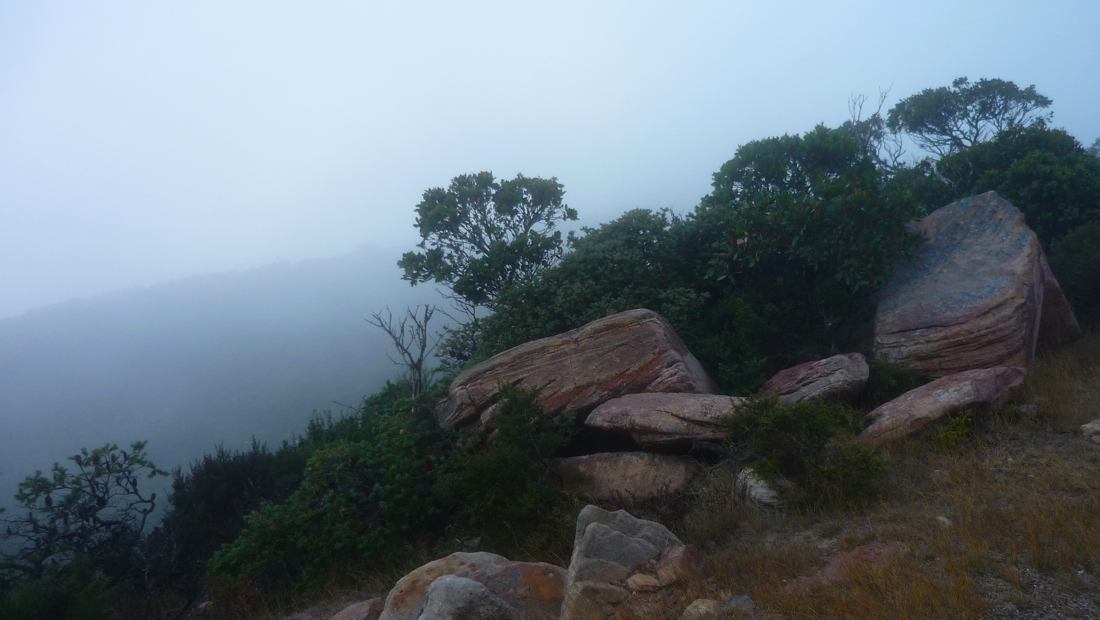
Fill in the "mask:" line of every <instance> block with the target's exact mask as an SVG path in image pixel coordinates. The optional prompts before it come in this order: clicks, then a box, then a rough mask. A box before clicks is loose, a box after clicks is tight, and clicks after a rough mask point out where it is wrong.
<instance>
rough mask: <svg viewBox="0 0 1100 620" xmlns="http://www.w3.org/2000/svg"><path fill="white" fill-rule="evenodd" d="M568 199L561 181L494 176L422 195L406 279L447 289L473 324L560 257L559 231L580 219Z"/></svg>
mask: <svg viewBox="0 0 1100 620" xmlns="http://www.w3.org/2000/svg"><path fill="white" fill-rule="evenodd" d="M564 194H565V191H564V189H563V186H562V184H561V183H558V180H557V179H556V178H551V179H541V178H538V177H533V178H532V177H525V176H523V175H522V174H520V175H516V178H514V179H512V180H510V181H501V182H498V181H497V180H496V179H495V178H494V177H493V174H492V173H491V172H479V173H477V174H465V175H461V176H457V177H455V178H454V179H452V180H451V185H450V186H449V187H448V188H447V189H443V188H441V187H436V188H432V189H429V190H427V191H425V192H424V199H423V200H422V201H421V202H420V204H419V205H417V207H416V226H417V228H419V229H420V237H421V241H420V243H419V244H418V247H419V248H420V249H421V250H423V251H420V252H406V253H405V254H404V255H403V256H402V257H401V260H400V261H399V262H398V266H399V267H401V268H402V269H403V270H404V272H405V273H404V275H403V276H402V278H403V279H405V280H408V281H409V282H411V283H412V284H414V285H415V284H418V283H421V282H428V281H434V282H437V283H440V284H445V285H446V286H447V287H448V288H450V290H451V293H452V294H453V297H452V301H454V302H455V303H456V304H458V306H459V307H460V308H461V309H462V310H463V311H464V312H466V314H467V315H468V316H469V317H470V318H471V319H473V318H474V317H475V312H476V309H477V307H479V306H482V307H488V308H492V305H493V300H494V299H495V298H496V296H497V294H498V293H500V291H502V290H503V289H505V288H507V287H508V286H511V285H512V284H515V283H517V282H521V281H525V280H529V279H530V278H531V277H533V276H534V275H535V274H536V273H537V272H538V271H540V270H542V269H545V268H546V267H549V266H551V265H553V264H554V263H555V262H557V260H558V259H559V258H561V255H562V238H561V232H560V231H558V230H555V228H556V227H557V225H558V223H560V222H563V221H566V220H576V219H577V212H576V211H575V210H574V209H571V208H569V207H568V206H566V205H565V204H564V203H563V202H562V197H563V196H564Z"/></svg>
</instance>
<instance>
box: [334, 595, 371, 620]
mask: <svg viewBox="0 0 1100 620" xmlns="http://www.w3.org/2000/svg"><path fill="white" fill-rule="evenodd" d="M384 605H385V601H384V600H383V599H380V598H372V599H370V600H369V601H362V602H360V603H352V604H351V605H348V606H347V607H345V608H344V609H343V610H342V611H341V612H340V613H338V614H336V615H335V616H333V617H332V618H330V619H329V620H378V616H380V615H381V614H382V607H383V606H384Z"/></svg>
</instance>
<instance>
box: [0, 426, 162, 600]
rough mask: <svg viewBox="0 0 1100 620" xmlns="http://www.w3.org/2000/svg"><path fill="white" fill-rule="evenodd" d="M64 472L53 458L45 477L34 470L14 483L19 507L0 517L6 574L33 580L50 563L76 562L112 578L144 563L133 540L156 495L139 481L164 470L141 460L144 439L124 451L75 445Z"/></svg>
mask: <svg viewBox="0 0 1100 620" xmlns="http://www.w3.org/2000/svg"><path fill="white" fill-rule="evenodd" d="M69 460H71V461H72V462H73V463H74V464H75V466H76V468H75V470H72V471H70V470H69V469H67V468H65V467H63V466H62V465H61V464H60V463H55V464H54V466H53V471H52V472H51V474H50V475H49V476H47V475H45V474H43V473H42V472H40V471H39V472H35V474H34V475H33V476H28V477H27V478H26V479H25V480H24V481H23V482H20V483H19V492H18V493H17V494H16V496H15V499H16V500H17V501H18V502H19V503H20V505H21V506H22V507H23V508H24V509H25V510H26V512H25V513H24V514H23V515H21V516H13V517H10V518H7V519H4V520H3V521H2V523H3V530H2V531H0V540H3V541H4V544H5V546H6V547H7V548H8V549H10V550H9V551H6V552H5V553H4V554H3V555H0V573H5V574H6V576H7V578H8V579H12V580H20V579H36V578H40V577H42V576H43V574H44V573H45V572H46V571H47V570H48V569H49V568H51V567H53V566H57V565H61V564H65V563H67V562H70V561H73V560H77V559H80V560H84V561H87V562H89V563H90V565H92V566H94V567H96V568H97V569H98V570H100V571H102V572H103V574H105V575H106V576H107V577H108V578H109V579H111V580H112V581H114V582H118V581H121V580H124V579H127V578H130V577H132V576H133V573H134V572H135V571H138V572H140V571H141V570H142V569H143V568H144V564H145V561H144V558H142V557H140V556H141V549H140V545H139V543H140V541H141V535H142V532H143V531H144V529H145V525H146V523H147V521H148V519H149V515H150V514H151V513H152V512H153V510H154V509H155V508H156V500H157V494H156V493H147V492H146V490H143V489H142V488H141V486H140V485H141V480H142V479H145V478H153V477H155V476H164V475H167V472H164V471H161V470H159V469H157V467H156V465H154V464H153V463H152V462H151V461H149V459H148V457H147V455H146V453H145V442H144V441H139V442H137V443H135V444H133V445H132V446H131V447H130V451H126V450H121V449H119V447H118V446H115V445H105V446H103V447H101V448H96V449H94V450H92V451H91V452H89V451H88V450H87V449H82V450H81V451H80V454H77V455H75V456H73V457H70V459H69Z"/></svg>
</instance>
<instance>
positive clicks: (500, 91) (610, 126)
mask: <svg viewBox="0 0 1100 620" xmlns="http://www.w3.org/2000/svg"><path fill="white" fill-rule="evenodd" d="M681 4H687V6H678V5H681ZM897 4H901V3H897V2H882V1H881V0H878V1H873V2H872V1H868V2H833V1H830V2H778V1H776V2H765V1H761V0H757V1H755V2H733V1H726V2H712V3H704V2H693V3H671V2H665V3H643V2H638V1H636V0H635V1H632V2H618V3H612V2H592V1H586V2H577V3H568V2H561V1H558V2H543V3H536V2H510V3H487V2H473V1H468V0H467V1H463V2H448V3H442V2H441V3H423V2H408V1H405V2H387V3H381V2H347V3H333V2H297V3H282V2H255V3H249V2H238V1H234V2H186V3H183V2H179V3H176V2H142V3H138V2H133V3H117V2H82V3H63V2H24V1H0V318H2V317H10V316H14V315H18V314H20V313H22V312H24V311H26V310H28V309H31V308H34V307H38V306H43V305H46V304H51V303H56V302H59V301H63V300H66V299H70V298H74V297H84V296H89V295H96V294H100V293H103V292H106V291H110V290H113V289H118V288H125V287H132V286H139V285H147V284H151V283H154V282H158V281H163V280H169V279H175V278H180V277H184V276H189V275H192V274H198V273H208V272H223V271H229V270H239V269H245V268H250V267H255V266H258V265H263V264H267V263H271V262H273V261H277V260H299V259H304V258H310V257H324V256H332V255H336V254H342V253H346V252H350V251H351V250H353V249H354V248H356V247H357V246H359V245H360V244H373V245H377V246H381V247H401V248H411V247H412V246H413V244H414V243H415V242H416V241H417V236H416V233H415V230H414V228H413V218H414V215H413V208H414V206H415V205H416V203H417V202H418V201H419V199H420V195H421V193H422V192H423V190H424V189H426V188H428V187H434V186H441V185H446V184H447V183H448V181H449V180H450V179H451V177H453V176H455V175H457V174H461V173H466V172H476V171H479V170H492V171H493V172H495V173H496V174H497V175H498V176H505V177H511V176H513V175H515V174H516V173H517V172H523V173H524V174H527V175H529V176H545V177H549V176H557V177H558V179H559V180H560V181H561V182H562V183H564V185H565V188H566V198H567V202H568V203H569V205H570V206H572V207H574V208H576V209H578V210H579V211H580V213H581V217H582V223H583V224H588V225H595V224H598V223H599V222H602V221H607V220H609V219H612V218H614V217H616V216H617V215H618V214H620V213H622V212H623V211H624V210H626V209H629V208H634V207H647V208H661V207H672V208H675V209H677V210H679V211H685V210H688V209H690V208H692V207H693V206H694V205H695V204H696V203H697V201H698V199H699V198H700V197H701V196H702V195H704V194H705V193H707V191H708V190H709V183H710V175H711V173H712V172H714V171H715V170H717V169H718V167H719V166H720V165H721V164H722V163H723V162H724V161H726V160H727V159H729V158H730V157H731V156H732V155H733V153H734V151H735V149H736V147H737V146H738V145H739V144H742V143H744V142H747V141H749V140H753V139H758V138H764V137H768V136H771V135H778V134H782V133H784V132H787V133H800V132H804V131H806V130H809V129H811V128H812V127H813V126H814V125H815V124H816V123H818V122H825V123H828V124H830V125H836V124H838V123H840V122H842V121H843V120H844V119H845V118H846V116H847V108H846V102H847V100H848V98H849V96H850V95H851V94H852V93H868V94H875V93H876V92H877V91H878V89H879V88H880V87H881V88H886V87H890V86H891V85H892V88H893V90H892V91H891V96H890V100H889V101H890V103H892V102H894V101H896V100H897V99H899V98H901V97H905V96H907V95H910V94H912V93H914V92H917V91H919V90H920V89H922V88H926V87H936V86H942V85H946V84H948V83H950V81H951V80H952V79H953V78H955V77H959V76H968V77H970V78H971V79H977V78H981V77H997V78H1003V79H1008V80H1013V81H1015V82H1016V83H1017V84H1019V85H1020V86H1026V85H1030V84H1035V85H1036V86H1037V88H1038V90H1039V92H1040V93H1043V94H1045V95H1047V96H1048V97H1051V98H1052V99H1053V100H1054V106H1053V111H1054V124H1055V126H1058V127H1064V128H1065V129H1067V130H1068V131H1069V132H1070V133H1071V134H1073V135H1074V136H1076V137H1077V138H1078V139H1079V140H1081V141H1082V142H1083V143H1085V144H1086V145H1087V144H1090V143H1091V142H1092V141H1093V140H1094V139H1096V137H1097V136H1100V69H1098V67H1100V2H1096V0H1086V1H1081V2H1043V3H1040V2H1011V1H1005V0H1000V1H995V2H961V1H959V0H952V1H950V2H937V1H924V2H911V3H906V4H907V5H908V7H909V8H904V9H898V8H895V5H897ZM674 5H677V6H674Z"/></svg>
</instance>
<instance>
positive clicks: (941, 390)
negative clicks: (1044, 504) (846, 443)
mask: <svg viewBox="0 0 1100 620" xmlns="http://www.w3.org/2000/svg"><path fill="white" fill-rule="evenodd" d="M1025 374H1026V373H1025V371H1024V369H1023V368H1020V367H1018V366H1002V367H1000V368H988V369H982V370H968V371H966V372H961V373H958V374H954V375H951V376H948V377H943V378H940V379H936V380H935V381H933V382H931V383H929V384H927V385H923V386H921V387H919V388H917V389H915V390H910V391H908V392H906V393H905V394H902V395H901V396H899V397H897V398H895V399H894V400H892V401H890V402H888V403H886V404H884V405H882V406H880V407H879V408H877V409H875V410H874V411H872V412H871V413H869V414H868V415H869V416H870V417H871V418H873V419H874V422H872V423H871V425H870V426H868V427H867V428H865V429H864V430H863V432H862V433H860V435H859V439H861V440H863V441H866V442H869V443H874V444H882V443H886V442H888V441H892V440H894V439H898V438H900V437H904V436H906V435H909V434H912V433H915V432H917V431H919V430H920V429H922V428H924V427H925V426H928V425H929V424H931V423H932V422H934V421H936V420H939V419H940V418H943V417H944V416H948V415H950V414H952V413H955V412H958V411H962V410H964V409H968V408H971V407H981V408H988V409H991V410H994V411H999V410H1001V409H1004V408H1005V406H1007V405H1008V404H1009V403H1011V402H1012V401H1014V400H1015V399H1017V398H1019V396H1020V394H1021V393H1022V392H1023V388H1024V376H1025Z"/></svg>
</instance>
